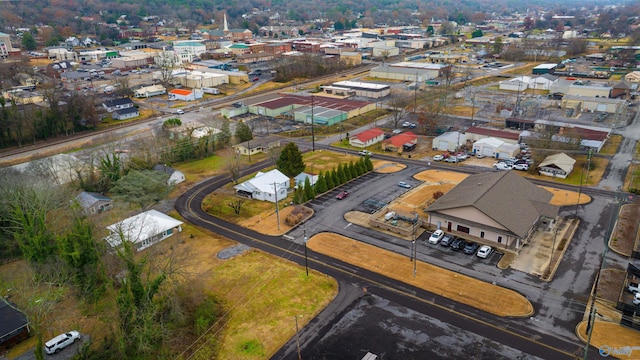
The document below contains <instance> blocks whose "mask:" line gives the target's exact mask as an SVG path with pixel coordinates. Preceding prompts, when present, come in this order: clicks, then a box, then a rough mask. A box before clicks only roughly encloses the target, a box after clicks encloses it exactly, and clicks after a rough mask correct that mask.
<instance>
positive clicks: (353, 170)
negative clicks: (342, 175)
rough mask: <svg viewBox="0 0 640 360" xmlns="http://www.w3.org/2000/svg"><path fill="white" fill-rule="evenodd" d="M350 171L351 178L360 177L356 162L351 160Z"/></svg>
mask: <svg viewBox="0 0 640 360" xmlns="http://www.w3.org/2000/svg"><path fill="white" fill-rule="evenodd" d="M349 173H351V179H355V178H357V177H358V170H357V169H356V163H355V162H353V161H351V162H350V163H349Z"/></svg>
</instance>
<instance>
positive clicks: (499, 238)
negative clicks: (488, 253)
mask: <svg viewBox="0 0 640 360" xmlns="http://www.w3.org/2000/svg"><path fill="white" fill-rule="evenodd" d="M498 244H502V236H498Z"/></svg>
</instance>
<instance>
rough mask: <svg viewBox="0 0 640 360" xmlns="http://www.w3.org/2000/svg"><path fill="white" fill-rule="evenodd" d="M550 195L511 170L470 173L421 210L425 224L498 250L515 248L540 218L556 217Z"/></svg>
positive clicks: (514, 249)
mask: <svg viewBox="0 0 640 360" xmlns="http://www.w3.org/2000/svg"><path fill="white" fill-rule="evenodd" d="M552 197H553V194H551V192H549V191H547V190H544V189H543V188H541V187H538V186H536V185H534V184H533V183H531V182H530V181H528V180H526V179H525V178H523V177H522V176H519V175H518V174H516V173H515V172H512V171H500V172H487V173H481V174H475V175H470V176H469V177H467V178H466V179H465V180H463V181H462V182H460V184H458V185H457V186H456V187H454V188H453V189H451V190H450V191H449V192H447V193H446V194H444V195H443V196H442V197H440V198H439V199H438V200H436V201H435V202H434V203H433V204H431V205H430V206H429V207H428V208H427V209H425V211H426V212H427V213H428V214H429V224H430V225H431V226H435V227H438V228H441V229H442V230H444V231H446V232H448V233H450V234H453V235H456V236H461V237H464V238H466V239H473V240H475V241H477V242H480V243H485V244H490V245H493V246H494V247H497V248H498V249H504V250H509V251H519V250H520V249H521V248H522V246H523V245H525V244H526V243H527V242H529V238H530V236H531V234H532V232H533V230H534V229H535V228H536V227H537V226H538V225H539V224H540V223H541V222H543V221H549V220H553V219H555V218H556V217H557V216H558V207H557V206H554V205H551V204H549V201H550V200H551V198H552Z"/></svg>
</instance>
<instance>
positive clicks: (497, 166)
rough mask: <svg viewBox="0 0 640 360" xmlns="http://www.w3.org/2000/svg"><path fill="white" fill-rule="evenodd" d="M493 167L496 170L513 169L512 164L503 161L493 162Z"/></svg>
mask: <svg viewBox="0 0 640 360" xmlns="http://www.w3.org/2000/svg"><path fill="white" fill-rule="evenodd" d="M493 167H494V168H495V169H496V170H511V169H512V167H511V165H507V163H503V162H499V163H495V164H493Z"/></svg>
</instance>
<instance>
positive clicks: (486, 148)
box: [473, 137, 520, 159]
mask: <svg viewBox="0 0 640 360" xmlns="http://www.w3.org/2000/svg"><path fill="white" fill-rule="evenodd" d="M519 152H520V146H519V145H518V144H510V143H507V142H504V141H502V140H500V139H497V138H492V137H488V138H483V139H480V140H478V141H476V142H474V143H473V154H474V155H478V154H480V155H483V156H486V157H492V158H496V159H509V158H511V157H515V156H516V155H518V153H519Z"/></svg>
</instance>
